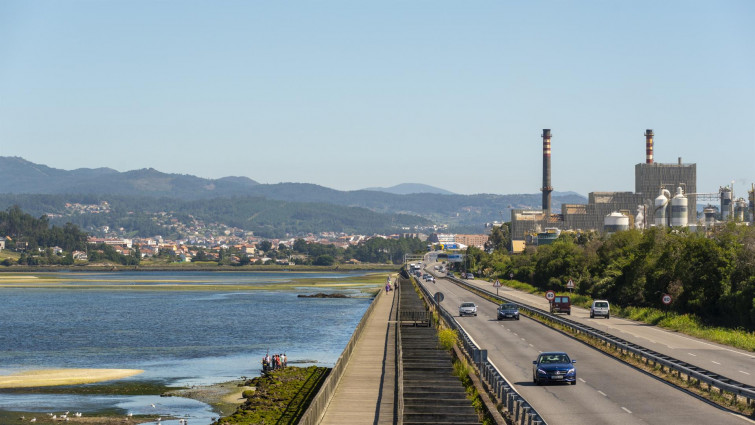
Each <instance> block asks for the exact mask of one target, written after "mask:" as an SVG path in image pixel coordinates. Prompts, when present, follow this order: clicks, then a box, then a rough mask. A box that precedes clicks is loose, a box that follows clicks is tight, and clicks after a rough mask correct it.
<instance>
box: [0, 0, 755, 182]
mask: <svg viewBox="0 0 755 425" xmlns="http://www.w3.org/2000/svg"><path fill="white" fill-rule="evenodd" d="M754 18H755V1H752V0H741V1H726V0H724V1H713V0H711V1H689V0H683V1H672V0H663V1H658V0H652V1H635V0H633V1H612V0H601V1H473V2H469V1H441V0H428V1H422V0H405V1H390V0H380V1H374V2H366V1H353V0H348V1H187V0H180V1H179V0H176V1H158V0H154V1H139V0H128V1H111V0H90V1H77V0H55V1H34V0H19V1H11V0H0V155H1V156H20V157H23V158H25V159H27V160H29V161H32V162H36V163H41V164H45V165H48V166H51V167H55V168H62V169H67V170H70V169H75V168H82V167H84V168H96V167H111V168H114V169H116V170H119V171H127V170H132V169H138V168H147V167H153V168H156V169H158V170H160V171H164V172H171V173H182V174H194V175H198V176H201V177H208V178H217V177H223V176H229V175H241V176H248V177H250V178H252V179H255V180H257V181H259V182H262V183H277V182H311V183H316V184H320V185H324V186H328V187H332V188H335V189H342V190H352V189H359V188H364V187H369V186H391V185H394V184H398V183H402V182H420V183H426V184H431V185H435V186H439V187H442V188H445V189H448V190H451V191H454V192H457V193H483V192H484V193H535V192H538V190H539V188H540V186H541V185H542V181H541V180H542V158H541V152H542V140H541V138H540V134H541V132H542V129H543V128H550V129H552V131H553V159H552V162H553V186H554V188H555V190H557V191H567V190H573V191H577V192H580V193H582V194H586V193H587V192H591V191H613V190H616V191H633V190H634V165H635V164H637V163H640V162H644V160H645V138H644V136H643V132H644V131H645V129H647V128H651V129H653V130H654V131H655V134H656V138H655V142H656V143H655V159H656V162H676V161H677V158H678V157H679V156H681V157H682V159H683V161H684V162H686V163H693V162H694V163H697V176H698V183H697V186H698V190H699V191H704V192H708V191H716V190H717V189H718V187H719V186H722V185H726V184H728V183H729V182H731V181H732V180H736V184H735V190H736V191H737V195H738V196H743V195H744V189H745V187H746V186H747V187H749V185H750V184H751V183H753V182H755V171H754V170H755V133H754V131H755V129H754V128H753V126H755V24H753V20H754ZM745 185H746V186H745Z"/></svg>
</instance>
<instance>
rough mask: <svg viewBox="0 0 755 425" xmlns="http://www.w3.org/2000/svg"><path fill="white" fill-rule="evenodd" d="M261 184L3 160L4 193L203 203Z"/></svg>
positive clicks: (242, 179)
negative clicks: (59, 167) (157, 199)
mask: <svg viewBox="0 0 755 425" xmlns="http://www.w3.org/2000/svg"><path fill="white" fill-rule="evenodd" d="M257 184H259V183H257V182H255V181H254V180H252V179H249V178H246V177H224V178H222V179H217V180H212V179H204V178H201V177H195V176H191V175H186V174H166V173H162V172H160V171H157V170H155V169H153V168H144V169H141V170H132V171H126V172H118V171H116V170H113V169H112V168H94V169H92V168H79V169H77V170H71V171H67V170H60V169H57V168H50V167H48V166H46V165H39V164H35V163H33V162H29V161H27V160H25V159H23V158H19V157H7V156H4V157H0V193H38V194H51V195H52V194H63V193H81V194H110V195H136V196H145V195H146V196H155V197H161V196H167V197H173V198H179V199H202V198H216V197H224V196H233V195H238V194H240V193H243V192H244V191H245V190H246V189H248V188H250V187H253V186H255V185H257Z"/></svg>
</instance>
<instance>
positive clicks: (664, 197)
mask: <svg viewBox="0 0 755 425" xmlns="http://www.w3.org/2000/svg"><path fill="white" fill-rule="evenodd" d="M670 197H671V192H669V191H668V190H666V189H661V193H660V195H658V197H657V198H655V213H654V217H655V220H654V223H655V225H656V226H659V227H664V226H666V205H668V199H669V198H670Z"/></svg>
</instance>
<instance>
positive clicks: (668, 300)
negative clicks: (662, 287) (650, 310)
mask: <svg viewBox="0 0 755 425" xmlns="http://www.w3.org/2000/svg"><path fill="white" fill-rule="evenodd" d="M661 301H663V303H664V304H666V305H669V304H671V295H669V294H663V296H662V297H661Z"/></svg>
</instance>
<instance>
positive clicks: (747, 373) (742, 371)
mask: <svg viewBox="0 0 755 425" xmlns="http://www.w3.org/2000/svg"><path fill="white" fill-rule="evenodd" d="M739 373H744V374H745V375H749V374H750V373H749V372H745V371H744V370H740V371H739Z"/></svg>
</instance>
